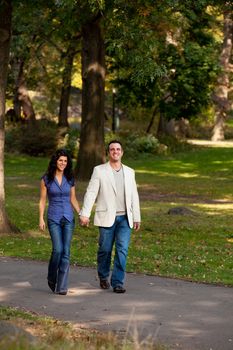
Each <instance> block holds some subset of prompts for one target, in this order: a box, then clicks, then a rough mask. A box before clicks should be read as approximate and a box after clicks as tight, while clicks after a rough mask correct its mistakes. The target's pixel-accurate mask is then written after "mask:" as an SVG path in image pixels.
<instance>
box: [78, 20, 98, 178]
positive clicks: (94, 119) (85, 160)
mask: <svg viewBox="0 0 233 350" xmlns="http://www.w3.org/2000/svg"><path fill="white" fill-rule="evenodd" d="M101 18H102V15H101V13H98V14H97V16H95V17H93V18H92V19H91V20H89V21H88V22H86V23H85V24H84V25H83V27H82V83H83V86H82V124H81V135H80V149H79V154H78V161H77V167H76V172H77V175H78V178H79V179H83V180H86V179H89V178H90V176H91V173H92V170H93V167H94V166H95V165H98V164H101V163H103V162H104V160H105V148H104V85H105V52H104V41H103V35H102V30H101V25H100V21H101Z"/></svg>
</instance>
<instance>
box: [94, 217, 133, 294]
mask: <svg viewBox="0 0 233 350" xmlns="http://www.w3.org/2000/svg"><path fill="white" fill-rule="evenodd" d="M99 232H100V237H99V249H98V254H97V262H98V275H99V278H100V280H107V279H108V277H109V274H110V267H111V256H112V248H113V244H114V242H115V257H114V264H113V271H112V276H111V286H112V287H113V288H114V287H116V286H122V285H123V283H124V277H125V267H126V260H127V254H128V247H129V241H130V234H131V229H130V227H129V223H128V219H127V216H126V215H121V216H116V219H115V222H114V224H113V226H111V227H99Z"/></svg>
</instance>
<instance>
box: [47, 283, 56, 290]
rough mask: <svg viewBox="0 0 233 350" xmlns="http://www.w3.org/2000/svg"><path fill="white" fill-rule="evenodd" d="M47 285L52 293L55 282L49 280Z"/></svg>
mask: <svg viewBox="0 0 233 350" xmlns="http://www.w3.org/2000/svg"><path fill="white" fill-rule="evenodd" d="M48 286H49V288H50V289H51V291H52V292H53V293H54V292H55V288H56V284H55V283H53V282H51V281H48Z"/></svg>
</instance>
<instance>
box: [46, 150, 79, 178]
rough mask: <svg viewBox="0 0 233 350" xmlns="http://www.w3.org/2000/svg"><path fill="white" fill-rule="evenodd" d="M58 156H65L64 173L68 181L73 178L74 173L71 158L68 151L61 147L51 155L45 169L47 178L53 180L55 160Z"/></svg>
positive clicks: (55, 166) (55, 167)
mask: <svg viewBox="0 0 233 350" xmlns="http://www.w3.org/2000/svg"><path fill="white" fill-rule="evenodd" d="M60 157H67V166H66V167H65V169H64V175H65V177H66V178H67V180H68V181H71V180H72V179H73V178H74V173H73V170H72V159H71V156H70V155H69V153H68V152H67V151H66V150H65V149H64V148H63V149H58V150H57V151H56V152H55V153H54V154H53V155H52V157H51V159H50V162H49V166H48V169H47V171H46V175H47V178H48V181H49V182H50V181H53V179H54V176H55V173H56V169H57V160H58V159H59V158H60Z"/></svg>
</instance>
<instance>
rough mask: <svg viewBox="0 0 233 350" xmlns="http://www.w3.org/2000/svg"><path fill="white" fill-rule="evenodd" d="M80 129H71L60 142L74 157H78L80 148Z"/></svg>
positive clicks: (60, 145)
mask: <svg viewBox="0 0 233 350" xmlns="http://www.w3.org/2000/svg"><path fill="white" fill-rule="evenodd" d="M79 137H80V131H79V130H77V129H69V130H68V131H67V132H66V133H65V135H64V137H62V140H61V141H60V143H59V147H64V148H66V149H67V151H68V152H69V153H70V155H71V156H72V157H73V158H76V159H77V156H78V150H79Z"/></svg>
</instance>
